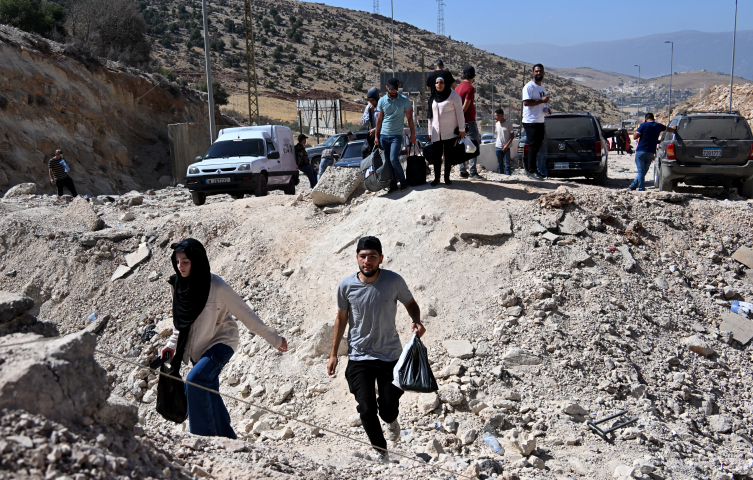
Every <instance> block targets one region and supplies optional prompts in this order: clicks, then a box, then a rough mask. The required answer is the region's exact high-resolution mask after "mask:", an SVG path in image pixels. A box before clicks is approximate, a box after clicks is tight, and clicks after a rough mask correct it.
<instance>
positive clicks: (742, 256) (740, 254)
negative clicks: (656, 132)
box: [5, 187, 753, 268]
mask: <svg viewBox="0 0 753 480" xmlns="http://www.w3.org/2000/svg"><path fill="white" fill-rule="evenodd" d="M14 188H15V187H14ZM8 193H10V190H9V191H8ZM5 196H6V197H7V196H8V194H7V193H6V194H5ZM732 259H733V260H737V261H738V262H740V263H742V264H743V265H745V266H746V267H748V268H753V248H748V247H740V248H738V249H737V250H735V253H733V254H732Z"/></svg>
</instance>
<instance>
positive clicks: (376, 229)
mask: <svg viewBox="0 0 753 480" xmlns="http://www.w3.org/2000/svg"><path fill="white" fill-rule="evenodd" d="M610 162H612V160H611V159H610ZM631 163H632V159H631V158H629V157H627V156H625V157H617V158H616V159H615V161H614V164H610V172H614V173H610V175H614V176H613V177H611V178H610V185H608V187H612V188H604V187H599V186H594V185H590V184H588V183H587V182H581V181H577V180H576V181H561V182H560V181H556V180H547V181H544V182H534V181H528V180H526V181H516V180H515V179H511V178H510V177H507V176H503V175H497V174H495V173H487V174H486V176H487V178H488V180H489V181H487V182H470V181H464V180H462V179H458V181H457V182H455V181H453V186H452V187H449V188H448V187H444V188H441V187H440V188H431V187H429V186H426V187H419V188H415V189H411V190H409V191H408V192H404V193H400V194H392V195H387V196H385V195H380V194H377V195H373V194H369V193H365V192H363V191H362V190H360V191H359V190H356V192H355V193H353V194H352V195H351V196H350V198H349V199H347V200H346V202H345V204H344V205H342V207H341V208H340V207H339V208H340V209H339V210H338V211H337V212H332V213H326V212H325V209H324V208H320V207H318V206H316V205H315V204H314V202H313V201H312V194H311V191H310V190H309V189H307V188H305V187H301V186H300V185H299V187H298V190H299V196H298V197H297V198H296V199H295V200H294V201H292V202H291V201H290V200H291V199H290V197H289V196H285V195H283V194H282V193H281V192H271V193H270V195H269V196H267V197H262V198H255V197H249V198H244V199H239V200H233V199H232V198H231V197H227V196H218V197H210V198H209V199H208V202H207V205H205V206H202V207H196V206H194V205H192V203H191V201H190V196H189V195H188V194H187V192H186V191H185V189H182V188H166V189H164V190H157V191H148V192H142V193H137V192H136V193H131V194H128V195H125V196H109V197H97V198H93V199H90V200H89V204H90V208H92V209H93V211H94V212H95V214H96V215H97V216H98V217H99V218H100V219H101V220H102V221H103V222H104V223H105V225H106V227H105V228H103V229H101V230H98V231H90V230H89V229H88V228H87V227H86V226H85V225H84V224H83V223H81V222H79V221H76V220H75V217H73V216H69V215H67V214H66V213H65V212H66V208H67V207H68V205H69V199H68V198H66V197H62V198H57V197H45V196H40V195H34V194H26V195H23V194H22V195H19V196H14V197H13V198H10V199H6V200H5V201H3V202H2V203H0V215H2V218H3V221H2V223H1V224H0V249H2V251H3V257H2V261H1V262H0V288H2V289H3V290H7V291H12V292H22V293H23V294H24V295H26V296H28V297H29V298H31V299H32V300H33V308H34V309H35V310H36V311H38V312H39V313H38V316H39V317H40V318H41V319H43V320H47V321H54V323H55V325H56V326H57V327H58V329H59V330H60V332H61V334H63V335H65V336H64V337H63V339H67V338H75V337H76V336H77V335H81V336H82V337H81V338H84V337H85V336H87V335H92V336H93V335H94V333H92V331H91V330H87V329H92V330H93V329H97V330H98V332H99V333H98V337H97V340H96V341H97V349H99V350H102V351H106V352H111V353H112V356H110V357H107V356H99V355H98V356H96V357H94V358H95V359H96V360H97V362H98V363H99V364H100V365H101V366H102V368H103V372H106V373H103V372H102V373H100V376H105V377H106V382H107V384H108V387H109V388H111V390H112V396H111V400H110V404H111V405H112V404H120V405H124V404H131V405H135V406H137V407H138V418H137V419H135V420H134V423H135V422H136V420H137V421H138V423H137V424H136V425H135V426H133V425H132V426H131V428H132V430H129V429H128V427H127V426H126V427H124V426H123V422H121V424H120V426H119V427H117V428H116V427H112V426H109V427H105V420H104V419H106V418H112V416H110V417H108V416H107V415H104V416H103V414H98V415H95V416H90V418H91V419H92V420H93V424H91V425H89V426H88V427H86V426H78V427H75V428H80V429H81V428H83V429H87V428H88V429H89V430H86V432H89V431H90V430H91V431H92V432H93V431H94V430H96V429H100V428H107V429H110V430H108V432H115V430H117V431H118V432H121V431H122V432H130V433H129V434H130V435H132V436H133V441H137V442H140V444H141V445H142V446H144V448H148V449H149V450H148V451H149V452H150V453H149V455H152V457H150V458H151V464H152V467H153V468H155V469H158V470H156V471H159V472H162V471H163V470H164V468H169V469H170V473H172V474H175V475H178V474H185V475H196V476H200V477H209V476H212V477H214V478H238V477H251V478H255V477H254V476H257V477H259V478H266V477H270V478H274V476H275V475H295V476H299V477H303V478H317V479H319V478H338V479H339V478H344V479H350V478H352V479H356V478H369V477H372V478H450V474H449V473H447V472H444V471H441V470H437V469H434V468H433V467H442V468H445V469H447V470H450V471H452V472H457V473H461V474H466V475H470V476H472V477H478V478H488V477H492V476H498V477H504V478H509V479H513V478H558V477H559V478H576V477H583V478H593V479H603V478H618V479H621V478H642V479H646V480H648V479H657V478H664V479H670V478H698V479H706V478H708V479H731V478H733V477H734V478H747V477H751V476H753V454H752V453H751V451H752V449H751V447H752V446H753V440H752V438H753V398H752V397H751V389H750V385H749V381H748V380H749V378H750V377H751V375H753V366H752V365H751V362H752V361H753V358H751V345H750V337H746V336H745V335H746V332H747V330H746V328H748V326H749V325H750V323H753V320H748V319H746V318H743V317H742V316H740V315H737V314H734V313H732V312H731V310H730V307H731V302H732V301H734V300H740V301H749V302H750V301H751V300H753V258H750V255H749V250H748V249H750V248H753V228H751V227H753V203H751V202H750V201H745V200H742V199H740V198H739V197H735V196H733V195H731V194H730V192H727V194H726V196H725V193H724V192H722V193H719V192H718V191H714V192H710V191H706V190H697V191H688V192H678V193H671V194H670V193H665V192H657V193H653V192H650V191H649V192H630V191H627V190H624V189H622V190H621V189H617V188H613V187H616V186H619V185H621V184H624V185H627V183H628V181H629V180H628V178H629V177H630V176H631V175H632V174H633V173H632V172H631V171H630V165H631ZM621 173H622V174H621ZM456 183H457V186H456ZM136 198H140V201H139V200H135V199H136ZM128 215H130V217H128ZM121 218H122V220H121ZM125 218H130V219H128V220H126V219H125ZM365 234H371V235H376V236H378V237H380V239H381V240H382V244H383V246H384V253H385V263H384V265H383V266H384V268H387V269H391V270H395V271H397V272H398V273H400V274H401V275H403V277H404V278H405V279H406V281H407V282H408V285H409V287H410V288H411V291H412V292H413V294H414V297H415V299H416V301H417V302H418V304H419V305H420V307H421V311H422V319H423V321H424V323H425V325H426V327H427V333H426V335H425V336H424V338H423V341H424V343H425V345H426V347H427V349H428V353H429V359H430V361H431V362H432V369H433V371H434V373H435V376H436V378H437V381H438V383H439V391H438V392H436V393H428V394H418V393H412V392H406V394H405V395H404V396H403V398H402V401H401V413H400V417H399V420H400V424H401V429H402V430H401V437H400V440H399V441H398V442H395V443H391V444H390V448H391V449H393V450H394V451H396V452H399V453H402V454H405V455H407V456H408V457H410V459H405V458H402V457H399V456H397V455H393V456H392V462H390V463H380V462H378V461H376V459H375V457H374V455H373V452H372V451H371V449H370V448H369V447H368V446H364V445H361V444H358V443H355V442H353V441H352V440H348V439H346V438H343V437H340V436H337V435H334V434H333V433H331V432H330V431H327V430H332V431H334V432H337V433H340V434H342V435H346V436H349V437H353V438H356V439H359V440H365V439H366V436H365V434H364V432H363V429H362V427H361V426H360V418H359V416H358V415H357V414H356V410H355V401H354V399H353V397H352V395H350V393H349V392H348V387H347V382H346V381H345V379H344V376H343V372H344V369H345V366H346V363H347V361H346V359H345V358H341V362H340V366H339V367H338V373H337V375H335V376H334V377H329V376H328V375H327V374H326V372H325V365H326V361H327V356H328V353H329V345H330V342H331V325H332V317H333V315H334V313H335V311H334V310H335V308H336V304H335V301H334V295H335V289H336V286H337V282H338V281H339V280H340V279H342V278H343V277H344V276H345V275H347V274H350V273H352V272H354V271H355V268H356V266H355V259H354V253H355V242H356V241H357V239H358V238H360V236H362V235H365ZM189 236H190V237H194V238H197V239H199V240H201V241H202V242H203V243H204V244H205V245H206V247H207V251H208V253H209V258H210V263H211V266H212V271H213V272H214V273H217V274H218V275H220V276H222V277H223V278H224V279H225V280H226V281H227V282H228V284H230V285H231V286H232V287H233V288H234V289H235V290H236V291H237V292H238V293H239V294H240V295H241V296H242V297H243V298H244V300H245V301H246V302H247V303H248V304H249V305H250V306H251V308H253V309H254V310H255V311H256V312H257V313H258V314H259V316H260V317H261V318H262V319H263V320H264V321H265V322H267V323H268V324H270V325H272V326H274V327H275V328H277V329H278V330H279V331H280V333H281V334H283V335H284V336H286V337H287V339H288V342H289V345H290V350H289V352H287V353H285V354H281V353H279V352H277V351H275V350H273V349H271V348H270V347H269V346H268V345H267V344H266V342H264V340H263V339H260V338H258V337H254V336H253V335H251V334H250V333H249V332H248V331H247V330H246V329H245V328H241V340H240V345H239V349H238V351H237V352H235V355H234V356H233V358H232V359H231V361H230V362H229V363H228V364H227V366H226V367H225V369H224V370H223V374H222V377H221V380H220V385H221V386H220V391H221V393H223V394H226V395H229V396H232V397H234V398H237V399H239V400H233V399H231V398H226V404H227V406H228V409H229V411H230V414H231V417H232V421H233V426H234V428H235V430H236V432H237V434H238V437H239V438H238V440H232V441H231V440H227V439H217V438H198V437H195V436H192V435H190V434H189V433H187V425H186V424H183V425H175V424H172V423H169V422H166V421H165V420H163V419H162V417H160V416H159V415H158V414H157V413H156V412H155V410H154V406H155V399H156V385H157V381H158V379H157V377H156V376H155V375H154V374H153V373H152V372H150V371H149V370H147V369H144V368H140V367H135V366H133V365H130V364H127V363H124V362H122V361H120V360H119V359H118V358H117V357H123V358H126V359H128V360H130V361H133V362H137V363H139V364H141V365H145V364H147V363H148V362H149V361H150V360H152V359H153V358H154V357H155V356H156V355H157V354H158V351H159V349H160V348H161V347H162V346H163V345H164V343H165V341H166V337H167V336H168V335H169V334H170V332H171V330H172V319H171V310H170V296H169V288H168V287H167V285H166V284H165V280H166V279H167V278H168V277H169V275H171V274H172V273H173V270H172V268H171V266H170V264H169V260H168V259H169V255H170V252H171V250H170V248H169V245H170V243H172V242H175V241H179V240H180V239H182V238H185V237H189ZM41 255H44V256H46V258H48V259H49V268H48V269H46V270H45V271H40V269H39V268H38V267H37V265H38V258H39V257H40V256H41ZM121 267H122V268H121ZM119 269H120V270H121V271H123V269H127V271H126V272H125V273H124V274H123V275H121V276H117V277H116V276H114V275H113V274H114V273H115V272H117V271H118V270H119ZM93 312H98V314H99V318H103V317H105V316H109V319H108V320H107V322H106V323H104V322H100V321H99V320H98V321H97V322H95V323H94V324H89V322H88V321H87V320H86V319H87V317H88V316H89V315H90V314H91V313H93ZM730 315H735V317H733V318H731V317H729V316H730ZM98 322H99V323H98ZM746 322H748V323H746ZM397 324H398V330H399V332H400V335H401V338H402V339H403V341H404V342H405V341H406V340H407V339H408V338H409V331H408V326H409V317H408V316H407V314H405V313H404V312H403V311H400V312H399V314H398V318H397ZM82 330H83V331H82ZM56 341H62V339H61V340H53V341H52V342H56ZM344 343H345V342H342V343H341V345H343V346H344ZM5 352H6V350H4V349H1V348H0V355H3V357H2V358H3V359H5V360H6V362H7V363H11V361H10V360H8V358H9V357H7V354H6V353H5ZM339 353H340V354H341V355H345V353H346V352H345V351H344V349H343V351H341V352H339ZM116 356H117V357H116ZM15 361H16V360H13V362H15ZM2 368H5V365H4V364H0V369H2ZM184 368H186V369H187V367H184ZM185 373H186V370H184V374H185ZM108 391H109V390H108ZM115 398H120V400H114V399H115ZM262 407H263V408H262ZM9 408H11V407H9ZM12 408H14V409H17V408H20V407H19V406H15V405H14V406H13V407H12ZM105 410H106V409H105ZM268 410H271V411H273V412H276V413H270V412H269V411H268ZM8 412H9V413H7V414H8V415H21V413H17V412H16V410H14V411H13V412H11V411H10V410H9V411H8ZM14 412H16V413H14ZM620 412H625V413H624V415H622V416H621V417H619V418H615V419H612V420H609V421H607V422H604V423H601V424H599V427H600V428H602V429H603V430H607V429H609V428H610V427H612V426H613V425H615V424H618V423H619V422H625V421H629V420H634V421H633V422H631V423H629V424H627V425H625V426H623V427H622V428H618V429H617V430H615V431H614V432H612V433H610V434H608V435H607V440H605V439H604V438H602V437H601V436H600V435H599V434H598V432H597V431H596V430H594V429H593V428H591V427H590V426H589V423H588V422H589V421H591V422H596V421H598V420H601V419H604V418H607V417H610V416H613V415H616V414H619V413H620ZM27 415H31V414H30V413H28V414H27ZM32 416H33V415H32ZM14 418H15V417H14ZM35 418H36V417H35ZM295 419H300V420H303V421H305V422H307V423H310V424H312V425H314V426H311V425H305V424H303V423H300V422H297V421H295ZM48 421H50V422H52V420H48ZM107 421H108V422H109V423H110V424H112V423H113V421H112V420H107ZM125 423H126V424H127V423H128V422H125ZM77 425H82V424H80V422H79V424H77ZM30 428H31V427H30ZM67 428H69V429H71V431H73V429H74V427H68V426H67ZM53 430H54V429H53ZM76 431H77V432H78V430H76ZM82 431H83V430H82ZM142 431H143V435H141V434H142ZM14 434H16V433H10V432H9V433H7V435H14ZM77 434H79V435H83V434H82V433H77ZM92 434H93V433H92ZM86 435H89V436H86V439H92V438H94V439H96V436H94V437H92V436H91V435H90V434H89V433H87V434H86ZM106 435H115V434H114V433H112V434H106ZM117 435H124V434H122V433H118V434H117ZM139 435H141V436H139ZM5 436H6V434H5V433H4V434H3V438H2V439H1V440H2V441H5V442H8V445H11V443H10V441H8V440H7V439H6V438H5ZM30 438H32V437H30ZM82 438H84V437H83V436H82ZM129 438H131V437H129ZM86 441H90V440H86ZM32 443H34V441H33V440H32ZM40 443H41V442H40ZM94 444H96V441H95V442H94ZM12 445H13V448H14V450H13V451H14V452H16V450H18V449H20V448H21V447H18V446H17V445H16V444H15V443H14V444H12ZM50 448H54V447H52V446H50ZM18 451H19V452H20V450H18ZM48 454H49V452H48V453H46V454H45V455H48ZM14 455H16V453H14ZM106 455H113V456H118V455H121V456H123V454H121V453H118V452H116V451H113V453H112V454H106ZM160 455H161V456H162V457H164V460H159V458H161V457H160ZM125 457H126V458H128V457H127V456H125ZM3 458H5V457H3ZM13 458H20V457H13ZM23 458H24V459H27V458H29V459H30V458H32V457H31V453H29V455H28V456H24V457H23ZM15 461H16V460H13V462H15ZM9 462H10V460H9ZM24 462H27V460H24ZM3 465H5V464H3ZM8 465H10V463H8ZM24 465H27V464H26V463H24ZM129 465H133V466H129V467H128V468H123V469H122V470H118V471H117V475H121V474H125V473H122V472H131V471H132V470H133V469H135V468H137V467H138V465H137V464H129ZM3 468H5V467H3ZM25 468H27V467H25ZM29 468H31V467H29ZM45 468H50V467H45ZM54 468H56V469H59V470H60V471H61V472H65V474H68V472H71V471H70V470H65V469H64V468H58V467H57V466H55V467H54ZM144 468H146V467H145V466H144ZM85 470H86V473H85V474H86V475H90V476H96V474H93V473H92V469H91V467H85ZM102 471H103V472H104V470H102ZM102 475H106V474H105V473H102ZM113 475H116V474H113ZM144 475H153V476H159V475H157V473H155V471H152V472H151V473H143V474H142V476H144ZM163 475H164V474H163ZM51 478H55V477H51ZM280 478H284V477H280Z"/></svg>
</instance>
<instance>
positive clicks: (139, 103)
mask: <svg viewBox="0 0 753 480" xmlns="http://www.w3.org/2000/svg"><path fill="white" fill-rule="evenodd" d="M0 65H2V76H0V112H1V113H0V191H5V190H7V189H8V188H10V187H12V186H13V185H16V184H18V183H21V182H32V183H36V184H37V186H38V187H39V191H40V192H46V193H53V192H54V187H52V186H50V184H49V175H48V171H47V164H46V163H45V161H46V160H47V159H48V158H50V157H51V156H52V155H53V154H54V152H55V149H57V148H62V149H63V151H64V153H65V155H66V158H67V159H68V160H69V163H70V166H71V176H72V177H73V179H74V181H75V182H76V185H77V188H78V191H79V192H80V193H82V194H86V193H90V194H109V193H123V192H125V191H128V190H131V189H134V188H139V189H145V188H150V187H156V186H159V185H160V184H159V179H160V177H161V176H163V175H168V176H169V175H170V154H169V149H168V139H167V125H168V124H170V123H183V122H199V123H205V122H206V121H207V107H206V100H205V96H202V94H200V93H198V92H196V91H195V90H192V89H189V88H181V87H180V86H179V85H178V84H176V83H171V82H169V81H167V80H166V79H165V78H164V77H162V76H160V75H156V74H155V75H148V74H144V73H142V72H138V71H134V70H130V69H124V68H122V67H120V66H119V65H117V64H115V63H112V62H105V63H100V62H99V61H97V60H96V59H83V58H78V57H72V56H69V55H66V52H65V47H64V46H63V45H60V44H57V43H54V42H50V41H47V40H44V39H41V38H40V37H37V36H33V35H29V34H27V33H25V32H22V31H20V30H17V29H15V28H12V27H7V26H4V25H0ZM217 115H218V124H224V122H223V120H222V119H221V118H220V117H219V112H218V113H217ZM168 181H169V179H168Z"/></svg>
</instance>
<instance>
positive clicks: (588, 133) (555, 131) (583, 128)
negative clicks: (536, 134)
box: [546, 117, 596, 139]
mask: <svg viewBox="0 0 753 480" xmlns="http://www.w3.org/2000/svg"><path fill="white" fill-rule="evenodd" d="M546 136H547V138H561V139H564V138H583V137H595V136H596V131H595V130H594V122H593V120H591V117H546Z"/></svg>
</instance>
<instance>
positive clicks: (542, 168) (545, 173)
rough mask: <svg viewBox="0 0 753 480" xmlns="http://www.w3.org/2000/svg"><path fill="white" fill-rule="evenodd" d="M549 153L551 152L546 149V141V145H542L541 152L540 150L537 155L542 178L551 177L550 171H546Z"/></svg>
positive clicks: (537, 164) (537, 165)
mask: <svg viewBox="0 0 753 480" xmlns="http://www.w3.org/2000/svg"><path fill="white" fill-rule="evenodd" d="M548 153H549V150H547V148H546V139H545V140H544V143H542V145H541V150H539V153H537V154H536V168H537V169H538V170H539V175H541V176H542V177H548V176H549V170H547V169H546V156H547V154H548Z"/></svg>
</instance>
